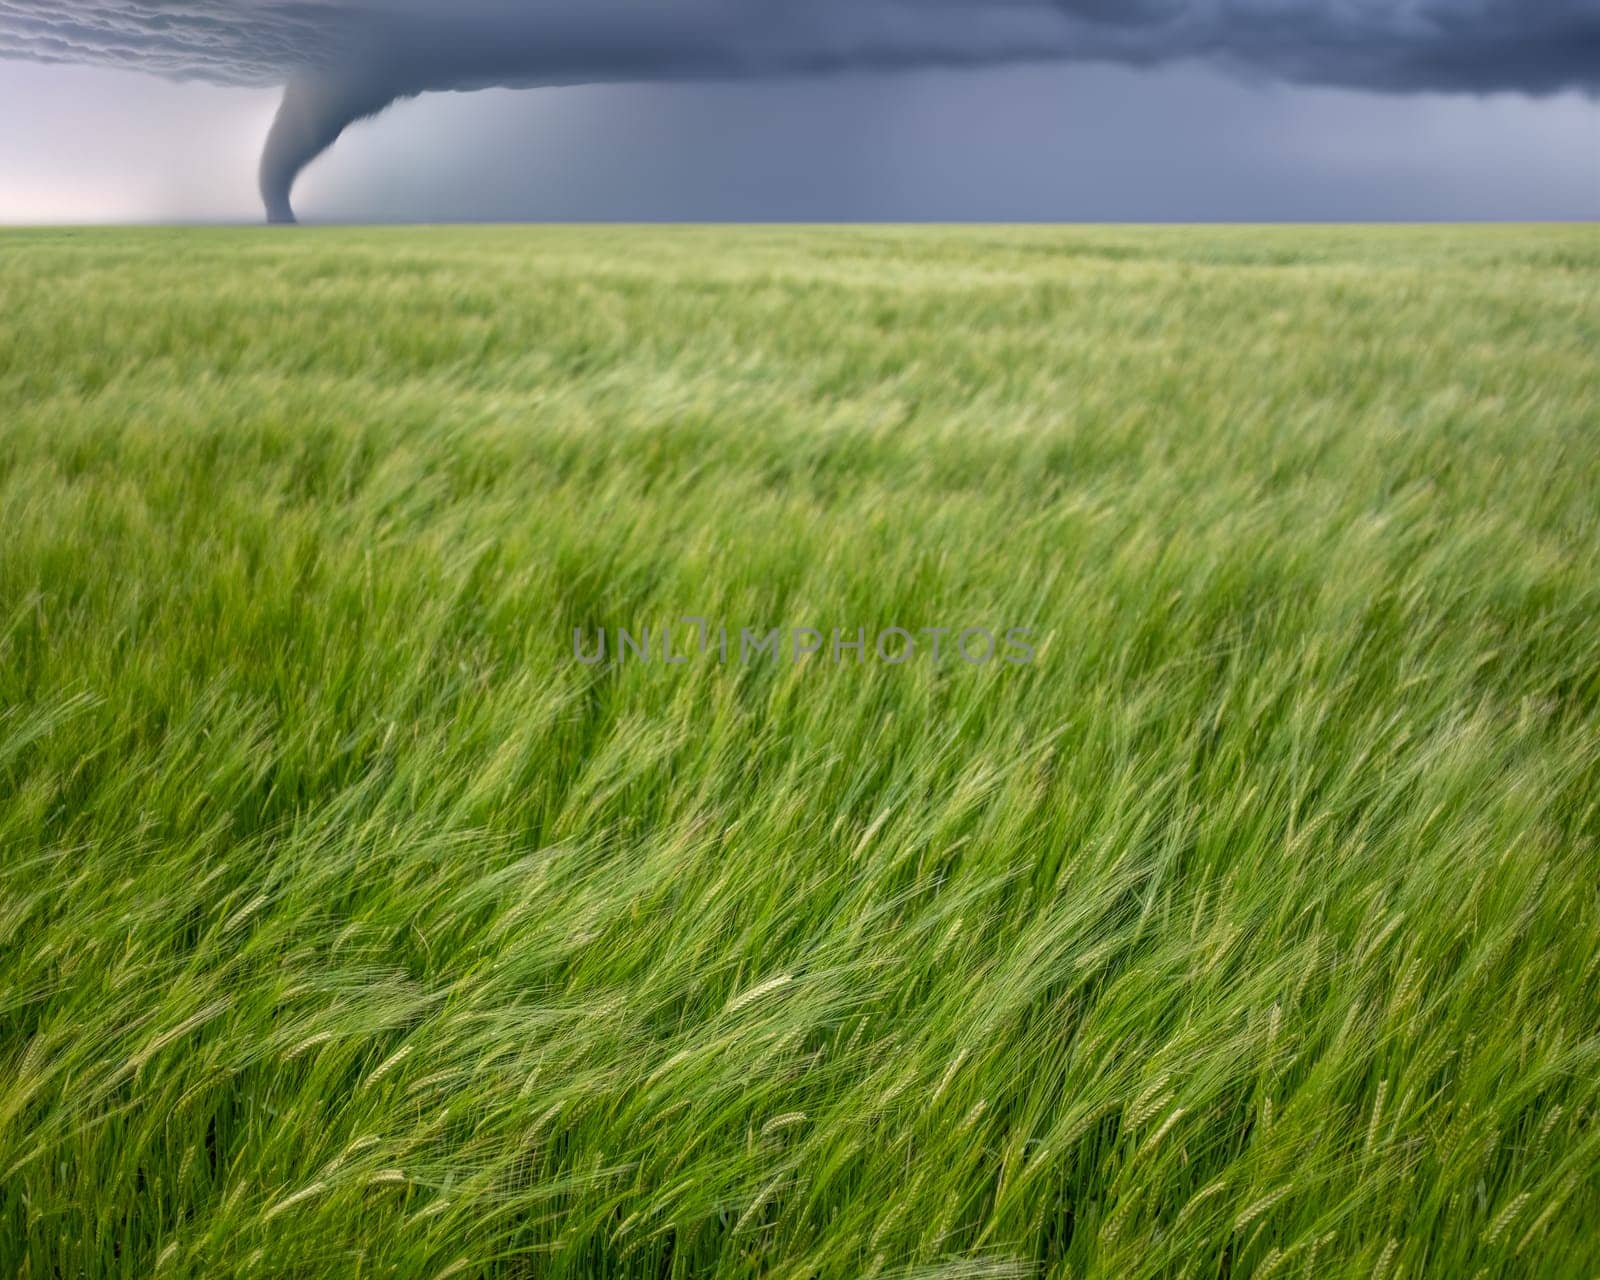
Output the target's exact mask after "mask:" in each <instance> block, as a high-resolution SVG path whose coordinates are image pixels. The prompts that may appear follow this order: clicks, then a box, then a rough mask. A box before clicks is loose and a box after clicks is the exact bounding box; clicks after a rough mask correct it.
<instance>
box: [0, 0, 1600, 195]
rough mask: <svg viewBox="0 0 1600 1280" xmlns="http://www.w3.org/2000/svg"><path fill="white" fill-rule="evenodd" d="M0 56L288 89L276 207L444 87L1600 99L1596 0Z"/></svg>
mask: <svg viewBox="0 0 1600 1280" xmlns="http://www.w3.org/2000/svg"><path fill="white" fill-rule="evenodd" d="M0 56H11V57H21V58H29V59H34V60H38V61H49V62H91V63H101V64H110V65H113V66H119V67H125V68H131V69H136V70H144V71H151V72H155V73H157V74H161V75H166V76H169V77H174V78H178V79H200V80H209V81H213V82H216V83H220V84H238V85H263V84H286V85H287V86H288V88H287V91H286V93H285V98H284V105H283V108H282V110H281V111H280V113H279V116H278V119H277V122H276V124H275V125H274V127H273V130H272V133H271V136H270V137H269V139H268V143H267V147H266V152H265V154H264V156H263V159H262V171H261V186H262V195H263V197H264V199H265V201H266V204H267V208H268V212H269V216H270V217H272V218H273V219H274V220H280V221H288V220H290V219H292V216H293V215H292V212H291V210H290V207H289V192H290V188H291V187H292V185H293V183H294V179H295V177H296V175H297V174H298V173H299V172H300V171H301V170H302V169H303V168H304V167H305V165H306V164H308V163H309V162H310V161H311V160H312V159H314V158H315V157H316V156H317V155H319V154H320V153H321V152H322V151H324V150H325V149H326V148H327V147H329V146H331V145H332V143H333V142H334V141H335V140H336V139H337V138H338V137H339V135H340V133H341V132H342V131H343V130H344V129H345V127H346V126H347V125H349V124H350V123H351V122H352V121H355V120H358V119H361V118H362V117H364V116H368V115H372V114H374V113H375V112H378V111H381V110H382V109H383V108H384V107H385V106H386V105H388V104H389V103H390V102H393V101H394V100H395V99H397V98H401V97H407V96H411V95H415V94H419V93H425V92H428V91H431V90H445V89H471V88H485V87H489V86H522V85H538V84H570V83H583V82H599V81H630V80H635V81H644V80H684V79H711V78H750V77H762V76H776V75H784V74H792V73H796V72H811V71H829V70H841V69H848V68H852V67H863V68H892V67H905V66H932V65H947V64H950V65H961V64H983V63H996V62H1006V61H1020V60H1025V59H1098V60H1106V61H1112V62H1121V63H1125V64H1133V65H1143V64H1149V63H1156V62H1161V61H1167V60H1171V59H1176V58H1199V59H1204V60H1208V61H1212V62H1218V63H1223V64H1228V65H1233V66H1237V67H1240V68H1242V69H1247V70H1250V71H1252V72H1254V73H1257V74H1266V75H1269V76H1277V77H1281V78H1284V79H1289V80H1296V81H1302V82H1306V83H1316V84H1335V85H1346V86H1352V87H1361V88H1368V89H1378V90H1386V91H1407V90H1426V89H1434V90H1445V91H1457V92H1470V93H1485V92H1492V91H1496V90H1511V91H1520V92H1525V93H1536V94H1537V93H1550V92H1555V91H1558V90H1562V89H1569V88H1576V89H1579V90H1581V91H1583V92H1585V93H1587V94H1589V95H1591V96H1600V0H0Z"/></svg>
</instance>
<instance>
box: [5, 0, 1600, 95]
mask: <svg viewBox="0 0 1600 1280" xmlns="http://www.w3.org/2000/svg"><path fill="white" fill-rule="evenodd" d="M0 55H10V56H16V57H25V58H31V59H36V60H41V61H58V62H95V63H109V64H112V65H117V66H123V67H130V68H137V69H141V70H148V71H153V72H157V73H159V74H163V75H167V76H172V77H178V78H194V79H203V80H210V81H214V82H217V83H223V84H253V85H260V84H272V83H283V82H284V81H286V80H288V79H290V78H292V77H294V76H295V75H297V74H302V73H305V72H308V71H324V72H334V73H340V72H343V73H353V72H355V71H357V70H359V71H360V73H361V74H363V75H367V76H380V75H381V76H382V77H383V78H385V79H387V80H388V81H389V82H390V83H392V85H393V86H394V88H395V90H396V92H397V93H415V92H422V91H426V90H430V89H450V88H466V87H474V86H483V85H491V84H506V85H519V84H538V83H562V82H572V81H585V80H633V79H639V80H646V79H679V78H690V77H699V76H706V77H716V76H741V75H763V74H776V73H781V72H789V71H797V70H813V69H814V70H822V69H829V68H839V67H849V66H854V65H866V66H882V65H900V64H920V63H944V62H951V63H966V62H984V61H1000V60H1006V59H1020V58H1034V57H1036V58H1098V59H1108V60H1113V61H1122V62H1132V63H1147V62H1154V61H1160V60H1164V59H1170V58H1176V57H1202V58H1210V59H1215V60H1221V61H1226V62H1233V63H1237V64H1240V65H1243V66H1246V67H1249V68H1253V69H1256V70H1259V71H1261V72H1265V73H1267V74H1271V75H1278V76H1282V77H1285V78H1289V79H1294V80H1303V81H1309V82H1317V83H1332V84H1345V85H1352V86H1362V87H1371V88H1379V89H1394V90H1404V89H1444V90H1465V91H1491V90H1497V89H1509V90H1522V91H1527V92H1533V93H1541V92H1548V91H1554V90H1559V89H1562V88H1569V87H1573V88H1579V89H1583V90H1585V91H1587V92H1590V93H1595V92H1596V91H1597V90H1600V0H1387V2H1385V0H1121V2H1119V0H671V2H670V3H662V2H661V0H450V2H449V3H444V2H443V0H440V2H438V3H428V2H427V0H368V2H367V3H358V2H357V0H231V2H230V0H77V2H73V0H66V2H63V0H0Z"/></svg>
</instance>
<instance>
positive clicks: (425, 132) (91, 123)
mask: <svg viewBox="0 0 1600 1280" xmlns="http://www.w3.org/2000/svg"><path fill="white" fill-rule="evenodd" d="M13 2H14V3H16V2H18V0H13ZM480 2H483V0H480ZM1530 2H1531V3H1532V4H1534V5H1535V6H1536V7H1537V6H1538V5H1541V4H1543V5H1547V6H1549V5H1553V4H1556V3H1558V2H1560V0H1530ZM1258 3H1265V0H1258ZM23 7H24V8H26V6H25V5H24V6H23ZM535 7H536V6H535ZM957 7H958V8H959V6H957ZM1569 7H1571V6H1569ZM1577 7H1578V8H1581V6H1577ZM5 9H6V4H5V0H0V34H3V32H4V24H5V22H6V20H7V16H6V13H5ZM896 38H897V39H902V40H903V37H899V36H897V37H896ZM1272 56H1273V57H1278V56H1279V55H1278V54H1277V53H1275V52H1274V53H1273V55H1272ZM1541 56H1543V55H1541ZM102 61H103V59H102ZM844 61H845V62H846V64H847V66H848V69H846V70H843V71H830V72H826V73H822V74H806V73H805V68H804V67H801V68H799V69H797V68H795V67H791V66H781V65H780V66H777V67H775V68H774V69H773V70H771V71H770V72H764V73H763V74H761V75H756V76H744V77H742V78H741V79H738V80H735V81H732V82H726V81H723V80H720V79H717V78H716V77H715V75H713V77H712V79H711V81H710V82H703V81H702V80H701V79H700V78H698V77H697V78H695V79H693V80H691V81H689V82H683V81H681V80H678V79H677V77H676V72H675V71H673V73H672V74H670V75H668V77H667V78H668V80H669V81H672V82H669V83H646V84H624V85H599V86H585V85H578V86H573V87H544V88H531V89H488V90H482V91H477V92H426V93H424V94H423V95H422V96H420V97H417V98H409V99H406V98H403V99H402V100H401V101H399V102H398V103H397V104H396V105H394V106H392V107H390V108H389V109H388V110H387V111H386V112H384V113H383V114H382V115H380V116H379V117H377V118H376V119H371V120H366V121H364V122H362V123H359V124H356V125H354V126H352V127H350V128H349V130H348V131H347V132H346V133H345V134H344V136H343V138H342V139H340V140H339V142H338V143H337V145H336V146H335V147H334V149H333V150H332V151H331V152H329V153H327V154H326V155H324V156H323V157H322V158H321V159H319V160H317V161H316V162H315V163H314V164H313V165H312V166H311V168H310V169H309V170H308V171H307V172H306V173H305V174H304V176H303V177H302V179H301V181H300V183H299V185H298V187H297V188H296V189H295V203H296V207H297V209H298V211H299V213H300V215H301V216H302V217H303V218H304V219H306V220H308V221H373V220H390V219H397V220H408V221H409V220H451V221H464V220H474V219H495V220H522V219H529V220H542V219H576V220H588V219H604V220H611V219H622V220H631V219H642V220H649V219H736V220H744V219H799V220H826V219H848V220H857V219H862V220H865V219H941V220H943V219H951V220H954V219H1020V220H1055V219H1092V220H1114V219H1136V220H1147V219H1149V220H1191V219H1228V220H1258V219H1259V220H1269V219H1331V220H1342V219H1452V218H1495V219H1500V218H1505V219H1540V218H1562V219H1592V218H1597V217H1600V101H1597V99H1596V98H1595V97H1594V96H1592V92H1591V93H1585V92H1581V91H1579V90H1578V89H1568V90H1565V91H1558V92H1554V93H1552V92H1549V91H1548V90H1549V89H1550V87H1551V86H1549V85H1546V84H1537V85H1535V87H1536V88H1538V89H1539V90H1540V92H1539V94H1538V95H1537V96H1530V95H1529V94H1526V93H1524V92H1522V91H1521V90H1520V89H1505V88H1500V87H1497V85H1496V84H1495V81H1496V79H1497V78H1498V73H1497V72H1494V71H1492V70H1491V71H1490V72H1488V73H1485V72H1483V71H1482V70H1481V69H1480V68H1478V67H1477V66H1476V64H1471V65H1469V64H1468V63H1467V62H1465V61H1462V60H1461V59H1458V62H1457V64H1452V69H1451V71H1450V76H1453V77H1458V78H1459V77H1466V76H1471V77H1476V79H1474V80H1473V82H1472V87H1473V91H1471V92H1455V91H1445V92H1441V91H1438V90H1437V89H1436V88H1430V87H1424V88H1421V89H1418V88H1417V87H1416V86H1414V85H1412V84H1403V85H1401V86H1400V87H1401V88H1403V89H1405V90H1406V91H1404V92H1395V91H1392V89H1393V86H1391V85H1390V83H1389V81H1390V80H1392V79H1394V78H1395V77H1397V76H1400V77H1409V76H1412V75H1413V72H1412V70H1411V69H1410V64H1409V63H1406V64H1402V63H1400V62H1399V61H1398V60H1397V59H1388V60H1386V61H1384V62H1383V63H1382V64H1376V63H1373V62H1372V60H1371V59H1370V58H1369V59H1368V60H1367V61H1366V62H1363V63H1361V64H1360V65H1359V66H1356V67H1352V68H1350V69H1349V70H1348V71H1347V70H1346V69H1345V67H1344V64H1340V65H1339V66H1336V67H1334V69H1333V70H1334V72H1335V73H1336V74H1332V75H1323V74H1322V72H1321V71H1319V72H1318V74H1317V75H1316V76H1315V77H1313V78H1316V79H1333V80H1335V81H1339V82H1354V84H1353V85H1352V87H1324V86H1322V85H1320V84H1319V85H1307V84H1301V83H1294V82H1293V79H1292V78H1290V79H1286V78H1283V77H1282V76H1280V75H1279V74H1278V71H1279V69H1280V68H1279V67H1278V65H1277V64H1276V63H1274V62H1271V61H1270V59H1268V60H1266V61H1263V62H1262V63H1261V64H1260V65H1252V64H1250V63H1249V62H1248V61H1246V62H1244V63H1243V64H1234V63H1230V64H1229V65H1230V68H1231V69H1229V70H1223V69H1221V68H1219V67H1218V66H1217V65H1214V64H1213V63H1210V62H1201V61H1199V60H1197V59H1196V58H1195V57H1192V56H1188V55H1180V56H1177V57H1175V58H1174V59H1172V60H1166V59H1164V58H1163V59H1160V60H1154V61H1151V62H1150V64H1149V65H1143V63H1144V61H1145V60H1144V59H1142V58H1134V59H1130V58H1127V57H1118V58H1116V59H1113V60H1107V59H1093V60H1074V61H1059V60H1053V59H1050V58H1041V59H1039V60H1023V61H1021V62H1016V61H1012V60H1010V59H1009V58H1008V59H1006V60H1003V61H1001V62H999V63H997V64H996V65H976V66H970V67H966V68H960V67H951V66H948V65H944V63H946V62H948V61H949V59H948V58H945V57H942V56H940V57H934V58H930V59H923V58H921V56H920V55H915V56H907V57H906V58H904V59H903V62H904V64H905V65H904V66H901V63H900V61H898V60H896V59H890V60H889V61H890V62H893V63H894V65H895V67H897V68H898V69H884V68H883V66H882V65H880V64H883V63H884V61H885V60H884V59H881V58H877V57H873V58H866V59H863V60H862V65H851V60H850V59H845V60H844ZM976 61H978V62H979V63H980V64H981V63H982V62H983V61H984V60H983V59H981V58H980V59H977V60H976ZM72 62H73V60H72V59H69V60H68V62H67V64H65V65H63V64H46V63H40V62H34V61H25V60H7V59H0V120H3V121H5V122H6V127H4V128H3V129H0V221H5V222H11V223H35V222H55V221H91V222H95V221H189V220H196V221H212V220H229V221H232V220H239V221H254V220H257V219H259V217H260V209H261V202H260V197H259V195H258V193H257V160H258V155H259V152H260V148H261V143H262V140H263V138H264V137H265V136H266V135H267V132H268V130H269V127H270V126H271V124H272V120H273V116H274V113H275V111H276V110H277V107H278V103H279V100H280V98H281V97H282V92H281V90H279V89H277V88H275V87H270V86H268V85H265V84H263V85H259V86H256V85H250V84H246V85H243V86H239V85H234V86H228V85H219V84H206V83H192V82H191V83H183V84H179V83H175V82H172V81H169V80H166V79H163V78H161V77H160V76H158V75H153V74H149V73H147V72H146V71H142V70H128V69H122V68H119V67H115V66H106V65H72ZM1130 62H1134V63H1137V64H1139V65H1129V63H1130ZM928 64H937V65H928ZM1397 67H1398V70H1397V69H1396V68H1397ZM1461 68H1466V69H1464V70H1463V69H1461ZM713 70H714V69H713ZM251 71H252V74H251V75H239V76H230V75H223V76H220V77H217V78H222V79H228V78H237V79H245V80H249V79H259V78H261V77H259V76H255V75H254V72H253V68H252V69H251ZM265 74H266V76H267V77H268V78H270V77H271V75H272V74H273V73H272V72H271V70H270V69H269V70H268V71H267V72H266V73H265ZM452 74H454V72H452ZM1428 74H1429V75H1432V74H1433V71H1432V70H1431V69H1430V70H1429V72H1428ZM1527 74H1528V73H1527V72H1526V71H1518V72H1516V73H1515V74H1510V75H1508V76H1506V77H1505V78H1507V79H1512V80H1516V79H1518V78H1523V79H1525V78H1526V77H1527ZM1485 77H1486V78H1485ZM1302 78H1303V77H1302ZM1480 80H1481V81H1483V83H1479V81H1480ZM1375 81H1377V82H1379V83H1377V84H1376V87H1373V85H1372V83H1369V82H1375ZM419 83H420V82H419ZM425 87H432V86H431V85H430V86H425ZM392 91H401V92H411V91H413V86H411V85H405V86H393V87H386V88H385V89H384V92H383V93H382V94H381V95H380V96H381V97H383V98H387V97H388V96H390V93H391V92H392ZM365 109H367V108H366V107H365V106H362V107H361V108H360V110H365ZM350 114H359V110H358V111H352V112H351V113H350Z"/></svg>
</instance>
